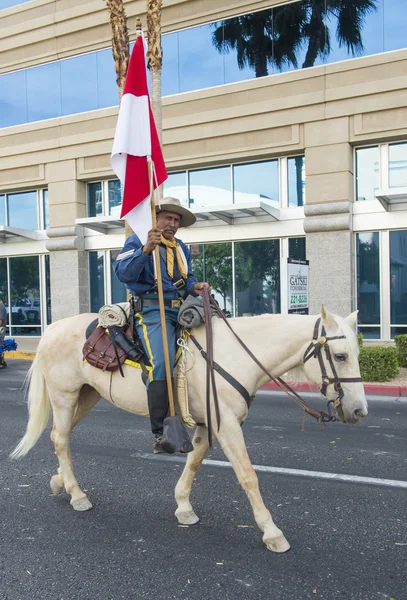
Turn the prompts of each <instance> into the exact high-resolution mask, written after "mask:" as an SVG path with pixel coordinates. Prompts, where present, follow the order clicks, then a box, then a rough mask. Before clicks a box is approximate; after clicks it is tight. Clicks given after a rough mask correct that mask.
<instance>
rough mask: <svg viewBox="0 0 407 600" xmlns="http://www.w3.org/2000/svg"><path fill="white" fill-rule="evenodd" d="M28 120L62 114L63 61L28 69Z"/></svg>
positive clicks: (49, 117)
mask: <svg viewBox="0 0 407 600" xmlns="http://www.w3.org/2000/svg"><path fill="white" fill-rule="evenodd" d="M26 81H27V109H28V114H27V120H28V122H30V121H40V120H42V119H52V118H53V117H59V116H60V115H61V62H53V63H49V64H47V65H41V66H39V67H33V68H32V69H27V80H26Z"/></svg>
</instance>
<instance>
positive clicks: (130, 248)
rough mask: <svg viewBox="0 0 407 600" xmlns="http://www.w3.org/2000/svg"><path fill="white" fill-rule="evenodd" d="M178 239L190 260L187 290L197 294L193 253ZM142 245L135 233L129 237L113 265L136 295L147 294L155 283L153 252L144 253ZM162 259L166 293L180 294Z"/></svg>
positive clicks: (188, 260)
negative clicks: (192, 259)
mask: <svg viewBox="0 0 407 600" xmlns="http://www.w3.org/2000/svg"><path fill="white" fill-rule="evenodd" d="M176 241H177V242H178V244H179V245H180V246H181V248H182V250H183V251H184V254H185V257H186V259H187V262H188V277H187V279H186V280H185V286H186V290H187V292H188V294H192V295H193V296H196V293H195V292H194V284H195V283H196V282H197V279H196V277H195V276H194V275H193V274H192V269H191V253H190V251H189V248H188V247H187V246H186V245H185V244H184V242H182V241H181V240H179V239H178V238H176ZM142 247H143V245H142V243H141V242H140V239H139V238H138V236H137V235H136V234H135V233H134V234H133V235H131V236H130V237H128V238H127V240H126V243H125V244H124V246H123V248H122V250H121V251H120V254H119V255H118V257H117V259H116V261H115V263H114V265H113V267H114V270H115V273H116V275H117V277H118V279H119V281H121V282H122V283H124V284H126V286H127V287H128V288H129V290H130V291H131V292H132V293H133V294H134V295H135V296H140V295H141V294H145V293H146V292H148V291H149V290H151V288H152V287H153V285H154V267H153V254H152V253H151V254H144V252H143V251H142ZM160 261H161V277H162V282H163V291H164V293H165V292H167V293H168V292H173V293H174V294H175V295H176V296H178V292H177V288H176V287H175V286H174V284H173V281H172V279H170V277H169V275H168V273H167V265H166V264H165V262H164V260H163V259H162V258H161V257H160Z"/></svg>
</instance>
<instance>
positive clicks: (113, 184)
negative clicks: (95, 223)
mask: <svg viewBox="0 0 407 600" xmlns="http://www.w3.org/2000/svg"><path fill="white" fill-rule="evenodd" d="M107 194H108V199H109V215H111V216H112V217H118V218H119V217H120V210H121V206H122V184H121V182H120V181H119V180H118V179H115V180H114V181H108V182H107Z"/></svg>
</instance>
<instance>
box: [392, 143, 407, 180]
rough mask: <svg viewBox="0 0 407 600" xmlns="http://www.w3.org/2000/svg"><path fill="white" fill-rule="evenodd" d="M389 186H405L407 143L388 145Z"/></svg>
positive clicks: (406, 176) (406, 177) (406, 178)
mask: <svg viewBox="0 0 407 600" xmlns="http://www.w3.org/2000/svg"><path fill="white" fill-rule="evenodd" d="M389 186H390V187H407V143H404V144H390V145H389Z"/></svg>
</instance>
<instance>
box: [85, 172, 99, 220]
mask: <svg viewBox="0 0 407 600" xmlns="http://www.w3.org/2000/svg"><path fill="white" fill-rule="evenodd" d="M86 192H87V194H86V195H87V214H88V217H100V216H101V215H102V214H103V201H102V182H101V181H97V182H96V183H88V185H87V186H86Z"/></svg>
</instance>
